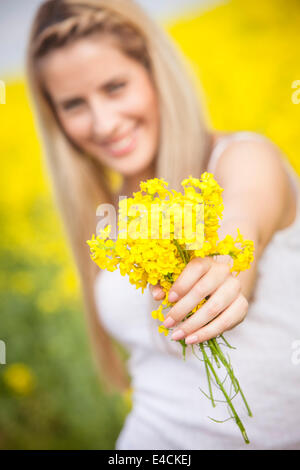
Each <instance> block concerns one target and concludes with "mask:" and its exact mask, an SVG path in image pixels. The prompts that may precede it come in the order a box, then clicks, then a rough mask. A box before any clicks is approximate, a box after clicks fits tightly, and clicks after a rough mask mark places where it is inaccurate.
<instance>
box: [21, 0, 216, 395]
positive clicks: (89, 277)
mask: <svg viewBox="0 0 300 470" xmlns="http://www.w3.org/2000/svg"><path fill="white" fill-rule="evenodd" d="M97 31H101V32H103V33H105V34H111V35H114V36H115V37H116V38H117V39H119V40H120V41H119V43H120V48H121V49H122V51H123V52H124V53H125V54H127V55H129V56H130V57H132V58H134V59H136V60H138V61H140V62H141V63H143V64H144V65H145V67H147V68H148V70H149V73H150V74H151V76H152V79H153V82H154V84H155V87H156V90H157V93H158V98H159V106H160V122H161V129H160V139H159V148H158V154H157V159H156V170H155V173H156V176H157V177H164V178H165V179H166V180H168V181H169V183H170V187H172V188H175V189H180V181H181V180H182V179H183V178H184V177H186V176H188V175H189V174H192V175H198V176H200V174H201V172H202V171H204V169H205V165H206V162H207V159H208V155H209V152H210V148H211V134H210V132H209V130H208V128H207V126H206V124H205V122H204V118H203V115H202V110H201V107H200V105H199V99H198V96H197V92H196V91H195V89H194V86H193V83H192V81H191V80H190V77H189V76H188V74H187V72H186V68H185V65H184V64H183V63H182V58H181V57H180V55H179V53H178V51H177V50H176V48H175V47H174V45H173V44H172V42H171V41H170V40H169V39H168V37H167V35H166V34H165V33H164V31H163V30H162V29H161V28H160V27H159V26H158V25H157V24H156V23H155V22H154V21H152V20H151V19H150V18H149V17H148V16H147V15H146V14H145V13H144V11H143V10H142V9H141V8H140V7H139V6H138V5H136V4H135V3H134V2H133V1H132V0H47V1H46V2H44V3H43V4H42V5H41V6H40V8H39V10H38V12H37V14H36V17H35V20H34V22H33V26H32V30H31V34H30V39H29V44H28V49H27V76H28V82H29V87H30V91H31V98H32V102H33V107H34V111H35V116H36V121H37V125H38V128H39V131H40V135H41V138H42V143H43V146H44V154H45V156H46V164H47V167H48V170H49V172H50V175H51V179H52V183H53V189H54V195H55V199H56V202H57V205H58V207H59V210H60V213H61V216H62V219H63V222H64V227H65V230H66V233H67V235H68V238H69V240H70V244H71V248H72V252H73V254H74V257H75V261H76V265H77V269H78V275H79V279H80V283H81V287H82V292H83V299H84V304H85V312H86V318H87V322H88V326H89V333H90V336H91V340H92V345H93V349H94V353H95V354H94V357H95V359H96V364H97V365H98V366H99V367H100V371H101V376H102V378H103V379H105V381H104V384H105V385H106V386H107V387H108V388H109V389H110V388H111V385H114V386H116V387H117V389H119V390H123V389H124V388H125V387H127V385H128V383H129V381H128V377H127V376H126V372H125V370H124V369H125V368H124V366H123V364H122V361H121V359H120V356H119V355H118V352H117V350H116V348H115V346H114V344H113V342H112V340H111V338H110V337H109V335H108V334H107V332H106V331H105V329H104V328H103V326H102V325H101V322H100V321H99V317H98V314H97V310H96V305H95V299H94V282H95V278H96V275H97V273H98V272H99V270H98V268H97V266H96V265H95V264H94V263H93V262H92V261H91V259H90V256H89V250H88V246H87V244H86V240H87V239H89V238H90V237H91V234H92V233H94V232H95V227H96V208H97V206H98V205H99V204H100V203H112V200H113V196H112V191H111V188H110V186H109V184H108V183H107V169H106V168H104V167H103V166H102V164H100V163H99V162H98V161H97V160H96V159H94V158H92V157H91V156H89V155H85V154H83V152H81V151H80V149H77V148H75V147H74V145H73V144H72V142H70V141H69V140H68V138H67V136H66V135H65V134H64V132H63V131H62V129H61V127H60V125H59V122H58V120H57V118H56V116H55V112H54V110H53V109H52V106H51V102H50V100H49V97H48V96H47V91H46V90H45V89H44V87H43V83H41V81H40V79H39V74H38V72H37V70H38V67H37V61H38V60H39V58H40V57H43V56H45V55H46V54H47V53H48V52H49V51H51V50H53V49H55V48H59V47H63V46H64V45H65V44H67V43H70V42H71V41H74V40H76V39H78V38H80V37H83V36H87V35H88V34H91V33H94V32H97Z"/></svg>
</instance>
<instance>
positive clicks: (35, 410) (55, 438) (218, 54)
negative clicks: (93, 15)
mask: <svg viewBox="0 0 300 470" xmlns="http://www.w3.org/2000/svg"><path fill="white" fill-rule="evenodd" d="M139 2H140V3H141V4H142V5H144V7H145V8H146V9H147V10H148V11H149V13H150V14H151V15H153V16H154V17H155V18H156V19H157V21H159V22H160V23H161V24H162V25H163V27H164V28H165V29H166V30H167V31H168V32H169V33H170V35H171V36H172V37H173V39H174V40H175V42H176V43H177V44H178V47H179V48H180V49H181V50H182V51H183V53H184V54H185V56H186V58H187V60H188V61H189V62H190V64H191V66H192V68H193V70H194V72H195V76H196V79H197V80H199V81H200V83H201V85H202V88H203V90H204V101H205V102H204V105H205V106H206V109H207V115H208V118H209V121H210V123H211V125H212V126H213V127H215V128H216V129H218V130H224V131H235V130H253V131H257V132H261V133H263V134H265V135H267V136H268V137H270V138H271V139H272V140H273V141H274V142H275V143H276V144H278V145H279V146H280V148H281V149H282V150H283V152H284V155H285V156H286V158H287V159H289V161H290V162H291V164H292V166H293V167H294V168H295V169H296V171H297V172H298V173H299V174H300V155H299V150H300V137H299V136H300V133H299V128H300V102H299V101H300V93H298V92H297V88H296V87H297V86H298V89H300V82H298V84H297V82H296V81H297V80H300V61H299V50H298V49H299V44H300V28H299V25H300V2H299V0H264V1H263V2H262V1H258V0H252V1H251V2H250V1H249V2H247V1H244V0H231V1H217V0H216V1H208V0H206V1H205V0H202V1H200V0H168V1H166V0H164V1H163V2H162V1H160V0H139ZM40 3H41V1H40V0H26V1H24V0H2V1H1V3H0V84H2V86H1V87H0V89H1V90H2V91H3V89H4V85H5V89H6V96H5V98H6V99H5V101H6V104H0V123H1V125H0V152H1V172H0V184H1V191H0V224H1V232H0V260H1V271H0V309H1V310H0V311H1V317H0V341H2V342H3V343H1V342H0V346H1V348H2V354H1V351H0V448H1V449H113V448H114V443H115V440H116V438H117V436H118V433H119V432H120V430H121V427H122V424H123V421H124V419H125V417H126V414H127V413H128V411H129V410H130V394H125V395H123V396H121V395H118V394H112V395H108V394H106V393H105V392H104V390H103V387H102V384H101V382H100V383H99V380H98V378H97V376H96V372H95V369H94V367H93V365H92V360H91V355H90V349H89V344H88V337H87V332H86V327H85V321H84V317H83V307H82V301H81V296H80V292H79V291H78V283H77V279H76V275H75V269H74V264H73V260H72V258H71V255H70V252H69V248H68V246H67V244H66V241H65V239H64V236H63V231H62V225H61V222H60V220H59V218H58V215H57V212H56V209H55V207H54V205H53V201H52V198H51V194H50V189H49V182H48V179H47V175H46V174H45V170H44V167H43V163H42V159H41V151H40V145H39V142H38V139H37V136H36V132H35V128H34V124H33V120H32V115H31V111H30V104H29V101H28V96H27V90H26V83H25V78H24V67H23V58H24V49H25V45H26V40H27V34H28V29H29V26H30V22H31V20H32V17H33V14H34V12H35V10H36V8H37V6H38V5H39V4H40ZM293 86H294V88H293ZM2 98H3V95H2ZM298 102H299V104H297V103H298ZM4 346H6V361H5V357H4V356H5V355H4V354H3V353H4V352H5V351H4ZM1 362H2V364H1ZM4 362H6V363H5V364H4Z"/></svg>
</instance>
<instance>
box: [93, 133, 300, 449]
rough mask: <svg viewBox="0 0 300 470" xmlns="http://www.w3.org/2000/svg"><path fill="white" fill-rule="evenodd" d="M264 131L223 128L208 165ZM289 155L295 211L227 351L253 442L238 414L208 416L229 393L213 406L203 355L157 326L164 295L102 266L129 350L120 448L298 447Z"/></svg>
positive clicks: (267, 255)
mask: <svg viewBox="0 0 300 470" xmlns="http://www.w3.org/2000/svg"><path fill="white" fill-rule="evenodd" d="M262 138H263V139H265V137H263V136H261V135H260V134H256V133H252V132H237V133H235V134H232V135H228V136H225V137H222V138H221V140H219V142H218V143H217V144H216V146H215V148H214V150H213V152H212V154H211V158H210V163H209V167H208V171H210V172H213V171H214V168H215V165H216V162H217V160H218V158H219V156H220V155H221V154H222V152H223V151H224V149H225V147H226V145H228V143H229V142H232V140H240V139H243V140H244V139H262ZM284 164H285V165H286V168H287V171H288V174H289V177H290V180H291V184H292V185H293V187H294V190H295V191H296V195H297V215H296V219H295V220H294V222H293V223H292V225H290V226H289V227H287V228H285V229H283V230H280V231H277V232H276V233H275V234H274V236H273V238H272V240H271V241H270V242H269V244H268V245H267V247H266V248H265V250H264V252H263V255H262V257H261V258H260V260H259V264H258V277H257V282H256V285H255V289H254V295H253V300H252V301H251V303H250V305H249V310H248V314H247V316H246V318H245V320H244V321H243V322H242V323H241V324H240V325H238V326H237V327H235V328H234V329H232V330H231V331H228V332H226V333H224V336H225V338H226V339H227V340H228V341H229V343H230V344H232V345H233V346H235V347H236V349H235V350H232V349H230V350H228V352H229V354H230V358H231V361H232V365H233V368H234V371H235V373H236V376H237V378H238V380H239V381H240V384H241V387H242V388H243V391H244V394H245V396H246V398H247V400H248V403H249V405H250V407H251V409H252V412H253V415H254V416H253V417H248V415H247V413H246V411H245V410H244V407H243V406H242V403H241V402H240V401H238V397H236V398H235V400H234V402H235V404H236V407H237V411H238V414H239V416H240V418H241V419H242V421H243V423H244V425H245V427H246V430H247V433H248V436H249V439H250V444H248V445H247V444H245V443H244V441H243V439H242V436H241V434H240V432H239V429H238V427H237V425H236V424H235V422H234V421H233V420H229V421H227V422H225V423H221V424H219V423H215V422H213V421H211V420H210V419H209V418H208V416H210V417H212V418H214V419H217V420H224V419H226V418H227V417H228V412H227V409H226V405H225V404H224V403H219V404H218V405H217V407H216V408H212V406H211V403H210V402H209V400H208V398H206V397H205V396H203V395H202V393H201V391H200V390H199V387H201V388H202V389H204V390H205V391H207V382H206V375H205V370H204V365H203V362H201V361H199V360H198V359H197V358H196V357H195V356H194V355H193V354H192V352H191V348H187V357H186V360H185V361H184V360H183V358H182V347H181V345H180V344H179V343H178V342H176V341H171V340H170V338H169V337H165V336H164V335H163V334H159V333H158V331H157V325H158V324H159V323H160V322H159V321H158V320H154V319H153V318H152V316H151V311H152V310H153V309H154V308H157V306H158V305H159V304H160V302H157V301H155V300H153V298H152V296H151V294H150V291H149V289H148V288H147V289H146V290H145V292H144V294H142V292H141V290H140V289H138V290H137V289H136V288H135V287H134V286H133V285H132V284H130V283H129V281H128V278H127V276H126V277H122V276H121V275H120V273H119V271H118V270H117V271H114V272H108V271H100V272H99V275H98V277H97V279H96V282H95V298H96V303H97V307H98V309H99V317H100V319H101V322H102V324H103V325H104V327H105V328H106V329H107V331H108V333H109V334H110V335H111V336H112V337H114V338H115V339H116V340H117V341H119V342H120V343H121V344H122V345H124V346H125V348H126V349H127V350H128V351H129V353H130V357H129V360H128V361H127V366H128V370H129V373H130V375H131V378H132V388H133V397H132V399H133V407H132V410H131V412H130V413H129V414H128V416H127V418H126V420H125V424H124V427H123V429H122V431H121V433H120V435H119V437H118V439H117V442H116V449H152V450H153V449H155V450H157V449H168V450H169V449H170V450H178V449H184V450H192V449H300V360H299V358H300V352H299V353H298V354H297V348H298V350H299V349H300V293H299V292H300V290H299V287H300V284H299V282H300V183H299V179H298V177H297V174H296V173H295V172H294V170H293V169H292V167H291V166H290V165H289V163H288V162H287V161H284ZM169 336H170V335H169ZM225 352H226V348H225ZM297 358H298V360H297Z"/></svg>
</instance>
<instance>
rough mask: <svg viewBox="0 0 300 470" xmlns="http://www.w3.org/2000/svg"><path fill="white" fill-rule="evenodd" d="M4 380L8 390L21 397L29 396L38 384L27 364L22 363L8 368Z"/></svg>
mask: <svg viewBox="0 0 300 470" xmlns="http://www.w3.org/2000/svg"><path fill="white" fill-rule="evenodd" d="M3 380H4V383H5V384H6V386H7V387H8V388H10V389H11V390H13V391H14V392H15V393H17V394H20V395H29V394H30V393H31V392H32V391H33V389H34V388H35V384H36V380H35V377H34V375H33V373H32V371H31V369H30V368H29V367H28V366H27V365H26V364H22V363H15V364H12V365H8V366H6V367H5V370H4V373H3Z"/></svg>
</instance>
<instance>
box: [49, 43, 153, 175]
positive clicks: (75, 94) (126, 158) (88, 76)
mask: <svg viewBox="0 0 300 470" xmlns="http://www.w3.org/2000/svg"><path fill="white" fill-rule="evenodd" d="M41 73H42V80H43V82H44V84H45V86H46V89H47V91H48V93H49V94H50V97H51V100H52V102H53V105H54V107H55V109H56V113H57V116H58V118H59V120H60V122H61V125H62V127H63V128H64V130H65V132H66V134H67V135H68V137H69V138H70V139H71V140H72V141H73V142H74V143H75V144H76V145H77V146H78V147H79V148H80V149H82V150H83V151H84V152H86V153H88V154H90V155H92V156H93V157H95V158H96V159H98V160H99V161H101V162H102V163H103V164H104V165H105V166H108V167H110V168H112V169H114V170H116V171H119V172H120V173H121V174H123V175H124V176H132V175H136V174H138V173H140V172H143V171H144V170H145V169H147V168H148V167H149V166H150V165H151V163H153V160H154V157H155V155H156V151H157V147H158V138H159V110H158V102H157V94H156V90H155V88H154V86H153V83H152V81H151V78H150V76H149V73H148V72H147V70H146V69H145V67H144V66H143V65H141V64H140V63H139V62H137V61H136V60H133V59H131V58H129V57H128V56H126V55H125V54H124V53H123V52H121V51H120V50H119V49H118V48H117V47H116V45H114V43H113V40H112V39H110V38H108V37H105V38H103V37H100V36H99V35H94V36H90V37H88V38H83V39H80V40H77V41H75V42H74V43H72V44H70V45H67V46H65V47H63V48H61V49H57V50H55V51H53V52H51V53H49V54H48V55H47V56H46V57H45V58H43V59H41Z"/></svg>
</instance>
